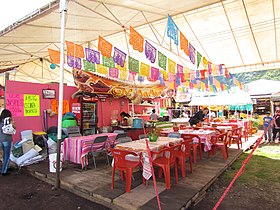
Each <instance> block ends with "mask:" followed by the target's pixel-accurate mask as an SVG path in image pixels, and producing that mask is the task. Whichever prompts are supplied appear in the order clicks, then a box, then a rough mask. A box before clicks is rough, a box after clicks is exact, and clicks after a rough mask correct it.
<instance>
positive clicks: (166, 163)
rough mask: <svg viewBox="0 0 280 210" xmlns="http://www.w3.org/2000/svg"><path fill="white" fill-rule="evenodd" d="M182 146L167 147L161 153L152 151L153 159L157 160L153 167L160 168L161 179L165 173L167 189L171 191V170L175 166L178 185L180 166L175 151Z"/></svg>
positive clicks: (154, 161)
mask: <svg viewBox="0 0 280 210" xmlns="http://www.w3.org/2000/svg"><path fill="white" fill-rule="evenodd" d="M180 146H181V145H174V146H170V147H166V148H164V149H162V150H160V151H157V152H156V151H151V154H152V157H154V156H156V157H157V158H156V159H154V160H153V166H158V167H160V169H159V171H158V176H159V178H161V176H162V172H163V173H164V179H165V185H166V189H170V168H171V166H174V169H175V178H176V184H177V183H178V165H177V161H176V157H175V153H174V151H175V150H179V148H180Z"/></svg>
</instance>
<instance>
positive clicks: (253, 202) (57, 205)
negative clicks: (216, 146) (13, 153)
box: [0, 149, 280, 210]
mask: <svg viewBox="0 0 280 210" xmlns="http://www.w3.org/2000/svg"><path fill="white" fill-rule="evenodd" d="M279 150H280V149H279ZM272 161H276V160H272ZM0 167H1V162H0ZM228 185H229V181H224V180H223V179H219V178H218V179H217V180H216V181H215V182H214V184H213V185H212V186H211V187H210V188H209V189H208V190H207V193H206V195H205V197H204V199H203V200H202V201H201V202H199V203H198V204H197V205H196V206H194V207H191V208H189V209H190V210H200V209H203V210H208V209H213V207H214V206H215V204H216V203H217V201H218V199H219V198H220V197H221V195H222V194H223V192H224V191H225V189H226V187H227V186H228ZM279 189H280V181H279V182H278V183H274V184H273V185H270V184H260V183H258V184H256V185H252V184H251V185H248V184H247V183H246V184H243V183H238V182H236V183H235V184H234V185H233V187H232V188H231V190H230V191H229V193H228V195H227V196H226V197H225V199H224V200H223V201H222V203H221V205H220V207H219V208H218V209H220V210H223V209H225V210H228V209H235V210H239V209H240V210H241V209H242V210H243V209H254V210H259V209H260V210H263V209H266V210H270V209H271V210H274V209H279V206H280V194H279ZM0 209H9V210H23V209H32V210H33V209H36V210H40V209H48V210H52V209H54V210H60V209H61V210H68V209H69V210H70V209H71V210H72V209H84V210H87V209H94V210H103V209H104V210H105V209H108V208H106V207H104V206H101V205H99V204H96V203H93V202H91V201H88V200H86V199H84V198H81V197H78V196H76V195H74V194H72V193H70V192H68V191H65V190H63V189H59V190H52V186H51V185H49V184H47V183H44V182H42V181H40V180H38V179H36V178H34V177H32V176H31V175H29V174H27V173H25V172H24V170H21V171H19V172H18V170H16V169H14V170H11V171H10V174H9V175H8V176H1V175H0Z"/></svg>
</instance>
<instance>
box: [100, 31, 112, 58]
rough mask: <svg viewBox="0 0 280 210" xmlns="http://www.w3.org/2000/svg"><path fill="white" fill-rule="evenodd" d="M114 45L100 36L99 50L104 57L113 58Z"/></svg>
mask: <svg viewBox="0 0 280 210" xmlns="http://www.w3.org/2000/svg"><path fill="white" fill-rule="evenodd" d="M112 47H113V46H112V44H111V43H109V42H108V41H106V40H105V39H103V38H102V37H101V36H99V40H98V50H99V51H100V52H101V54H102V55H104V56H105V57H107V58H110V57H111V53H112Z"/></svg>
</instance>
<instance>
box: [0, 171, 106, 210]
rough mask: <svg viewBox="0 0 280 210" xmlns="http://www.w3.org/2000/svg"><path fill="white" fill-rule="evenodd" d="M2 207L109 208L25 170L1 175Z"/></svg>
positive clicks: (63, 209) (57, 209) (0, 200)
mask: <svg viewBox="0 0 280 210" xmlns="http://www.w3.org/2000/svg"><path fill="white" fill-rule="evenodd" d="M0 209H9V210H25V209H30V210H33V209H34V210H35V209H36V210H40V209H48V210H74V209H81V210H93V209H94V210H107V209H108V208H106V207H104V206H101V205H99V204H96V203H93V202H91V201H88V200H86V199H84V198H81V197H78V196H76V195H74V194H72V193H70V192H68V191H65V190H63V189H59V190H52V186H51V185H49V184H46V183H45V182H42V181H40V180H38V179H36V178H34V177H32V176H31V175H29V174H26V173H25V172H23V171H20V172H18V170H12V171H10V174H9V175H7V176H1V175H0Z"/></svg>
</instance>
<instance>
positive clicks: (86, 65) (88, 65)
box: [83, 59, 96, 72]
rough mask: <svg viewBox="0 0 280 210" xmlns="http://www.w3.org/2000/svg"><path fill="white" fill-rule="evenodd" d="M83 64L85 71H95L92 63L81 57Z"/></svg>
mask: <svg viewBox="0 0 280 210" xmlns="http://www.w3.org/2000/svg"><path fill="white" fill-rule="evenodd" d="M83 65H84V70H85V71H92V72H95V71H96V68H95V64H94V63H91V62H88V61H87V60H85V59H83Z"/></svg>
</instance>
